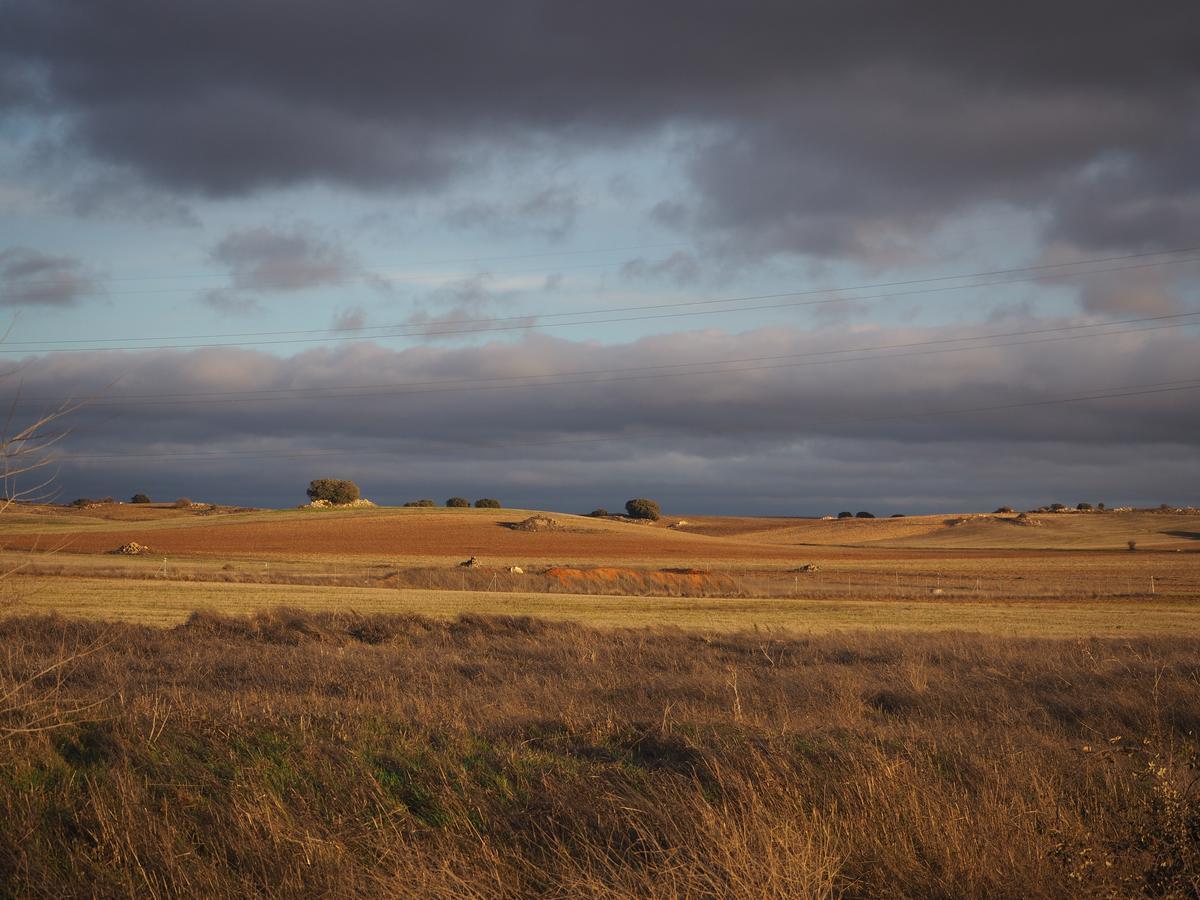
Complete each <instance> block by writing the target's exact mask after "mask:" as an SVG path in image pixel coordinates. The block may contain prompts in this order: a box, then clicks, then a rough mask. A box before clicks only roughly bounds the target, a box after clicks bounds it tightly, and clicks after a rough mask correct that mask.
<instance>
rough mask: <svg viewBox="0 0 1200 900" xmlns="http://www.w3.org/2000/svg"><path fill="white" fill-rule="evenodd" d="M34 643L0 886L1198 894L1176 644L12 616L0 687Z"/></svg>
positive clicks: (270, 891) (1189, 696)
mask: <svg viewBox="0 0 1200 900" xmlns="http://www.w3.org/2000/svg"><path fill="white" fill-rule="evenodd" d="M101 635H103V639H102V640H101V641H100V642H99V643H97V639H98V638H100V636H101ZM64 646H66V647H83V648H89V652H87V653H84V654H81V655H77V656H76V657H75V658H74V659H72V660H71V661H70V663H69V664H68V665H65V666H60V667H58V668H56V669H55V670H54V675H53V677H54V678H55V679H56V691H55V694H54V696H55V700H56V702H57V703H58V704H60V709H61V711H62V713H63V715H62V718H61V721H59V722H58V723H57V724H58V726H59V727H56V728H53V729H50V730H45V731H34V732H30V731H24V730H21V727H20V723H21V717H22V715H23V713H22V711H21V710H20V709H15V708H11V707H9V708H3V707H0V728H3V729H5V730H4V731H2V732H0V734H2V735H3V736H0V894H4V895H11V896H56V897H61V896H129V895H138V896H151V897H165V896H177V895H188V896H234V895H238V896H244V895H255V896H312V895H328V896H371V897H376V896H421V897H497V896H498V897H516V896H529V895H540V896H553V897H627V896H656V897H660V896H661V897H764V896H765V897H772V896H774V897H832V896H847V897H881V896H883V897H1076V896H1121V897H1137V896H1159V897H1161V896H1178V897H1185V896H1196V895H1197V892H1198V891H1200V806H1198V803H1197V796H1196V794H1197V782H1196V778H1197V774H1198V773H1200V769H1198V768H1197V764H1198V760H1197V728H1198V726H1200V639H1192V638H1188V639H1185V638H1178V639H1135V640H1128V641H1109V640H1088V641H1049V640H1044V641H1039V640H1017V639H1000V638H986V637H980V636H973V635H968V634H939V635H898V634H887V633H862V634H855V635H831V636H822V637H784V636H780V635H775V634H768V633H757V634H755V633H748V634H742V635H736V636H721V637H714V636H706V635H703V634H697V633H686V632H680V631H671V630H625V631H597V630H593V629H589V628H585V627H582V626H579V625H572V624H548V623H544V622H539V621H535V620H528V619H509V618H498V617H478V616H464V617H461V618H459V619H458V620H455V621H451V622H441V621H434V620H429V619H424V618H420V617H415V616H372V617H360V616H353V615H336V614H326V615H312V614H304V613H297V612H290V611H287V610H276V611H273V612H269V613H263V614H260V615H257V616H254V617H249V618H228V617H222V616H218V615H215V614H204V613H201V614H197V615H195V616H193V617H192V619H191V621H189V622H188V623H187V624H186V625H184V626H180V627H179V628H176V629H173V630H169V631H167V630H155V629H151V628H145V627H138V626H132V625H115V626H101V625H97V624H89V623H81V622H68V621H65V620H61V619H56V618H44V617H26V618H13V619H7V620H3V621H0V649H2V651H3V653H4V654H5V656H4V658H5V659H6V660H7V661H8V664H7V665H6V667H4V668H3V669H2V670H0V671H2V673H3V674H2V675H0V678H2V679H3V680H4V681H3V684H0V695H3V693H4V690H5V685H7V684H9V683H13V684H16V683H30V682H33V683H36V682H37V678H36V677H35V676H36V674H37V673H38V672H39V671H40V670H41V669H43V668H44V667H45V666H46V665H47V664H48V663H53V662H54V661H55V660H59V659H61V658H62V653H61V649H62V648H63V647H64ZM72 711H74V712H72Z"/></svg>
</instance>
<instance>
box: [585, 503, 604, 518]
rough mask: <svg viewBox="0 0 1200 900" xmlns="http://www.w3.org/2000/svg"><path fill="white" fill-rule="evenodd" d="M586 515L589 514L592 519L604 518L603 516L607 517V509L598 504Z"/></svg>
mask: <svg viewBox="0 0 1200 900" xmlns="http://www.w3.org/2000/svg"><path fill="white" fill-rule="evenodd" d="M588 515H589V516H591V517H592V518H593V519H604V518H607V517H608V510H607V509H605V508H604V507H603V506H598V507H596V508H595V509H593V510H592V511H591V512H590V513H588Z"/></svg>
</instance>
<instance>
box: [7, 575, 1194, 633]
mask: <svg viewBox="0 0 1200 900" xmlns="http://www.w3.org/2000/svg"><path fill="white" fill-rule="evenodd" d="M274 606H290V607H296V608H299V609H305V610H313V611H319V610H341V611H354V612H359V613H364V614H366V613H373V612H408V613H420V614H423V615H428V616H433V617H438V618H445V617H453V616H457V615H459V614H460V613H467V612H470V613H490V614H502V615H519V616H535V617H540V618H546V619H559V620H564V619H565V620H574V621H579V622H583V623H587V624H590V625H597V626H604V627H623V626H627V627H636V626H651V625H667V626H677V627H680V628H687V629H702V630H707V631H715V632H731V631H747V630H752V629H770V630H780V631H787V632H796V633H814V634H815V633H826V632H831V631H845V630H854V629H885V630H901V631H930V630H932V631H943V630H965V631H978V632H983V633H989V634H999V635H1012V636H1030V637H1036V636H1045V637H1082V636H1089V637H1092V636H1095V637H1098V636H1130V635H1193V636H1194V635H1197V634H1200V603H1193V602H1181V601H1168V600H1155V599H1143V600H1137V601H1101V602H1082V601H1052V602H1037V601H1023V602H1007V603H1006V602H995V601H963V602H955V601H909V600H872V599H866V600H863V599H853V600H808V599H799V600H787V599H774V600H757V599H732V600H730V599H717V598H665V597H618V596H609V595H587V596H585V595H571V594H519V593H484V592H470V591H423V590H394V589H391V590H389V589H382V588H365V587H364V588H352V587H319V586H310V585H253V584H214V583H206V582H170V581H116V580H110V579H91V578H44V579H36V580H34V581H33V582H32V583H31V584H29V585H28V586H27V589H25V590H23V591H22V597H21V599H20V601H19V602H18V603H16V604H15V605H12V606H11V607H10V612H12V613H57V614H60V615H63V616H67V617H86V618H98V619H109V620H120V621H130V622H141V623H146V624H153V625H173V624H177V623H179V622H182V621H184V620H185V619H186V618H187V617H188V616H189V615H190V614H191V613H192V612H193V611H194V610H196V609H202V608H203V609H214V610H216V611H218V612H223V613H232V614H240V613H247V612H252V611H255V610H258V609H263V608H268V607H274Z"/></svg>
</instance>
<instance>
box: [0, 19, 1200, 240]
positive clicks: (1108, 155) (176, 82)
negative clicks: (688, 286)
mask: <svg viewBox="0 0 1200 900" xmlns="http://www.w3.org/2000/svg"><path fill="white" fill-rule="evenodd" d="M4 16H5V27H4V28H3V29H2V30H0V35H2V36H0V58H2V59H4V60H6V61H7V67H6V68H5V70H4V71H5V72H6V73H7V74H5V76H4V77H3V79H0V83H3V84H11V85H21V84H29V83H30V80H31V79H33V80H35V81H36V83H37V84H39V85H40V86H41V90H40V91H39V93H38V96H39V101H38V102H39V103H44V104H47V105H48V108H49V109H51V110H53V111H54V112H55V113H58V114H60V115H61V116H62V121H63V122H64V123H65V126H66V130H67V133H68V135H69V140H70V141H71V142H74V143H76V144H77V145H78V146H81V147H83V148H86V150H87V151H88V152H89V153H90V154H91V155H92V156H93V157H95V158H97V159H100V160H104V161H106V162H109V163H112V164H116V165H120V166H126V167H129V168H130V169H132V170H134V171H137V172H139V173H141V174H142V175H143V176H144V177H145V178H147V179H149V180H151V181H155V182H158V183H159V184H162V185H167V186H169V187H173V188H177V189H180V190H184V191H199V192H205V193H209V194H216V195H230V194H245V193H248V192H251V191H254V190H257V189H262V188H270V187H279V186H287V185H294V184H302V183H306V182H310V181H323V182H331V183H341V184H349V185H355V186H359V187H369V188H377V187H380V186H388V187H392V188H396V189H400V190H418V189H419V190H430V189H437V188H439V187H440V186H442V185H444V184H446V183H447V182H448V180H449V179H451V178H453V177H454V176H456V175H458V174H460V173H462V172H465V171H469V170H471V169H472V168H474V167H476V166H478V165H480V164H481V162H482V161H484V160H486V159H487V158H488V157H489V154H492V153H495V152H497V151H503V152H504V153H506V154H514V153H515V154H517V155H518V156H520V155H522V154H524V155H525V156H526V157H531V158H538V155H539V154H540V153H542V152H543V151H545V150H546V149H547V147H549V146H557V147H562V146H568V147H577V148H587V149H594V148H596V147H598V146H604V145H606V144H613V143H619V142H622V141H627V140H629V139H631V138H644V137H654V136H657V135H661V134H663V133H664V132H665V130H667V129H670V130H671V133H672V134H675V135H678V136H680V137H678V140H677V141H676V145H677V146H681V147H684V148H686V149H684V150H682V151H679V152H680V153H682V156H680V157H679V161H680V164H681V165H686V171H687V172H688V174H689V177H690V179H691V185H692V188H693V189H694V192H695V196H691V197H683V198H648V199H649V200H650V202H651V205H652V204H653V203H654V202H656V200H663V199H666V201H667V203H668V205H667V206H662V205H660V206H658V207H656V208H657V209H658V210H660V212H661V211H663V210H672V211H673V212H672V215H671V218H672V219H673V220H674V221H675V222H676V223H680V224H683V223H688V222H690V223H692V224H693V226H694V227H696V228H697V229H699V230H700V232H701V233H702V234H704V235H706V236H708V237H710V238H712V239H714V240H715V243H714V245H713V246H715V247H717V248H719V249H723V250H725V251H726V252H728V253H730V254H734V255H736V254H744V255H750V256H754V255H764V254H770V253H775V252H781V251H782V252H802V253H810V254H817V255H833V256H845V255H853V256H858V257H864V256H865V257H868V258H876V259H878V258H891V256H893V255H894V254H897V253H903V252H904V250H905V247H906V245H908V244H910V243H911V242H913V241H914V240H917V239H919V237H920V236H921V235H922V234H923V233H924V231H925V230H926V229H928V228H929V227H931V226H932V225H933V224H936V223H937V222H939V221H940V220H941V219H943V218H945V217H946V216H948V215H952V214H954V213H961V212H964V211H968V210H970V209H972V208H974V207H976V206H977V205H981V204H995V203H1002V204H1009V205H1013V206H1016V207H1019V208H1022V209H1034V210H1037V211H1044V212H1047V213H1048V217H1047V219H1048V222H1049V225H1048V228H1049V234H1050V235H1051V236H1052V237H1053V238H1054V239H1055V240H1059V241H1066V242H1069V243H1073V244H1075V245H1078V246H1079V247H1082V248H1097V247H1108V246H1121V247H1144V246H1153V247H1162V246H1168V245H1175V244H1178V243H1179V242H1180V241H1181V240H1183V239H1184V238H1186V237H1189V236H1191V235H1192V234H1194V230H1195V226H1196V225H1197V208H1198V206H1200V187H1198V185H1200V178H1197V171H1196V162H1195V160H1196V159H1197V158H1200V135H1198V132H1197V126H1196V109H1197V98H1198V95H1200V78H1198V73H1200V47H1198V46H1197V41H1196V38H1195V35H1196V34H1197V26H1198V20H1200V13H1197V12H1196V7H1195V4H1194V3H1192V2H1188V0H1171V2H1164V3H1158V4H1155V5H1154V8H1153V10H1152V11H1147V10H1146V9H1143V8H1140V7H1137V6H1135V5H1131V4H1128V3H1116V2H1102V3H1096V2H1088V3H1084V2H1082V0H1072V2H1061V3H1054V4H1045V3H1033V2H1029V0H1026V2H1018V3H1015V4H1012V3H1010V4H1003V5H999V4H968V3H952V2H926V3H921V4H897V3H891V4H880V3H864V2H839V3H832V2H829V3H810V4H783V3H774V2H766V0H762V2H751V3H739V4H729V3H723V2H715V0H710V2H695V0H688V2H686V3H685V2H683V0H668V2H662V3H654V4H644V3H636V4H635V3H632V2H628V0H627V2H607V3H603V4H601V3H569V4H564V3H558V2H552V0H520V2H514V3H505V4H495V3H482V2H448V3H443V4H439V5H438V6H437V7H436V9H434V8H433V7H429V6H425V5H416V6H414V5H411V4H380V3H369V2H365V0H361V2H351V3H345V2H339V3H333V2H317V0H308V2H288V3H283V2H276V3H235V2H233V0H213V2H209V3H205V4H165V3H159V2H153V0H113V2H107V3H95V2H90V0H17V2H10V3H9V4H8V5H7V7H6V12H5V14H4ZM31 72H32V73H34V74H33V75H31V74H30V73H31ZM14 73H16V74H14ZM18 75H19V76H20V77H17V76H18ZM4 93H6V94H7V95H9V100H8V102H9V103H10V105H15V106H17V107H18V108H22V106H21V103H22V97H24V96H26V95H27V94H28V91H22V90H17V89H16V88H15V87H14V88H10V89H8V90H7V91H5V92H4ZM23 108H27V109H32V108H33V107H32V106H31V105H29V104H26V105H25V107H23ZM660 218H661V216H660ZM1184 242H1185V243H1186V241H1184Z"/></svg>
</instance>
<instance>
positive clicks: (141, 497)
mask: <svg viewBox="0 0 1200 900" xmlns="http://www.w3.org/2000/svg"><path fill="white" fill-rule="evenodd" d="M129 502H130V503H149V502H150V498H149V497H147V496H146V495H145V494H134V495H133V496H132V497H130V498H129Z"/></svg>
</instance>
